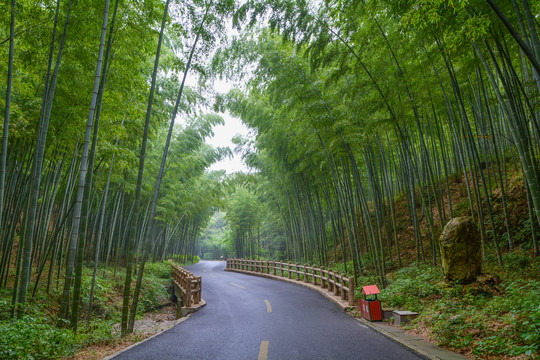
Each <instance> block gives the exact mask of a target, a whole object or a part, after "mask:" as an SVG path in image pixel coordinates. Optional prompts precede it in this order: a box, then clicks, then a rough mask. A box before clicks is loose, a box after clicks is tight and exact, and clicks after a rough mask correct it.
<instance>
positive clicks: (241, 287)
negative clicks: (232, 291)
mask: <svg viewBox="0 0 540 360" xmlns="http://www.w3.org/2000/svg"><path fill="white" fill-rule="evenodd" d="M231 285H234V286H237V287H239V288H240V289H245V287H243V286H240V285H238V284H235V283H231Z"/></svg>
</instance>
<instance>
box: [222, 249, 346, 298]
mask: <svg viewBox="0 0 540 360" xmlns="http://www.w3.org/2000/svg"><path fill="white" fill-rule="evenodd" d="M227 269H230V270H239V271H247V272H256V273H262V274H269V275H274V276H280V277H284V278H288V279H291V280H292V279H294V280H296V281H303V282H305V283H311V284H313V285H315V286H320V287H321V288H322V289H327V290H328V291H329V292H331V293H333V295H335V296H339V297H341V299H342V300H347V301H348V304H349V306H356V303H355V301H354V289H355V287H354V277H352V276H350V277H347V276H346V275H345V274H341V275H340V274H338V273H336V272H333V271H330V270H326V269H325V268H324V267H320V268H318V267H315V266H308V265H307V264H304V265H300V264H298V263H296V264H292V263H290V262H288V263H284V262H277V261H267V260H249V259H227Z"/></svg>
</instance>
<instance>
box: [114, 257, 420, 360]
mask: <svg viewBox="0 0 540 360" xmlns="http://www.w3.org/2000/svg"><path fill="white" fill-rule="evenodd" d="M187 268H188V269H189V271H191V272H192V273H194V274H196V275H200V276H202V286H203V292H202V297H203V299H205V300H206V302H207V305H206V306H205V307H203V308H202V309H201V310H199V311H198V312H197V313H195V314H193V315H192V316H191V317H190V318H189V319H188V320H186V321H184V322H182V323H180V324H179V325H177V326H175V327H173V328H172V329H170V330H167V331H165V332H164V333H162V334H160V335H158V336H156V337H154V338H152V339H150V340H148V341H146V342H145V343H143V344H141V345H139V346H136V347H134V348H132V349H130V350H128V351H126V352H124V353H122V354H120V355H118V356H117V357H115V358H114V359H118V360H120V359H130V360H132V359H149V360H150V359H152V360H153V359H156V360H157V359H168V360H169V359H186V360H187V359H189V360H198V359H204V360H218V359H219V360H244V359H245V360H251V359H258V360H266V359H269V360H271V359H291V360H303V359H305V360H319V359H321V360H322V359H332V360H336V359H347V360H353V359H366V360H367V359H370V360H376V359H393V360H394V359H396V360H408V359H421V357H420V356H418V355H416V354H415V353H413V352H411V351H409V350H408V349H406V348H403V347H402V346H400V345H399V344H397V343H395V342H393V341H392V340H389V339H387V338H386V337H384V336H382V335H380V334H379V333H377V332H375V331H373V330H371V329H370V328H368V327H367V326H365V325H363V324H362V323H360V322H359V321H357V320H354V319H353V318H351V317H349V316H348V315H346V314H345V313H344V312H343V311H342V310H341V309H339V308H338V307H337V306H336V305H334V304H333V303H332V302H330V301H329V300H328V299H326V298H325V297H323V296H322V295H321V294H319V293H317V292H315V291H313V290H310V289H307V288H304V287H302V286H298V285H293V284H289V283H286V282H282V281H276V280H271V279H265V278H261V277H256V276H249V275H244V274H239V273H234V272H225V271H223V269H224V268H225V262H224V261H201V262H200V263H198V264H195V265H192V266H189V267H187Z"/></svg>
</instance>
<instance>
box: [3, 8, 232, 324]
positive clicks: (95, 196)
mask: <svg viewBox="0 0 540 360" xmlns="http://www.w3.org/2000/svg"><path fill="white" fill-rule="evenodd" d="M231 7H232V3H230V2H226V1H222V2H213V3H206V2H202V1H193V2H177V1H169V0H167V1H166V2H161V1H157V0H156V1H137V0H135V1H124V0H113V1H109V0H96V1H90V2H86V1H85V2H82V1H74V0H66V1H62V0H56V1H31V0H30V1H28V0H24V1H22V0H21V1H19V0H17V1H10V2H9V3H8V2H4V3H3V4H2V5H1V6H0V9H1V11H0V13H1V14H2V15H1V16H0V19H1V20H0V21H1V22H2V30H1V33H0V34H1V37H2V40H3V39H7V40H5V41H2V43H1V45H0V51H1V53H2V57H3V58H5V59H9V61H6V62H4V63H3V64H2V66H1V67H0V72H1V74H2V77H3V78H4V79H7V82H5V83H4V82H2V87H1V92H2V94H3V95H5V96H3V100H2V108H3V109H4V108H5V116H4V121H3V129H2V131H3V140H2V151H1V155H2V156H1V159H2V161H1V169H0V170H1V171H0V200H1V201H0V289H11V290H12V294H13V296H12V316H13V317H17V316H21V314H24V311H25V304H26V303H27V302H29V301H32V300H33V299H34V297H35V296H36V293H37V292H38V290H40V289H41V290H43V289H44V288H46V290H45V291H44V292H46V294H49V296H53V294H59V295H58V297H59V299H60V304H59V305H60V306H59V309H60V310H59V313H58V325H59V326H69V327H71V328H72V329H74V330H75V331H77V327H78V324H79V319H80V318H81V316H82V315H81V314H85V316H86V318H87V319H89V318H90V317H91V316H92V295H90V299H89V302H84V303H83V301H82V299H81V273H82V268H83V266H91V267H93V274H94V275H93V281H92V285H91V286H92V292H91V294H93V293H94V292H93V290H94V286H95V282H96V272H97V269H98V267H100V266H109V267H114V268H115V269H118V271H120V269H122V272H124V271H125V274H126V275H125V276H126V278H125V286H124V307H123V311H122V333H123V334H126V333H130V332H132V331H133V322H134V320H135V316H136V311H137V301H138V295H139V292H140V286H141V279H142V277H143V271H144V264H145V262H146V261H147V260H161V259H169V258H171V257H178V256H182V258H183V259H184V260H187V259H188V258H192V257H193V256H195V255H196V254H197V251H196V239H197V237H198V234H199V232H200V230H201V228H204V227H205V224H206V222H207V221H208V219H209V217H210V216H211V214H212V207H213V206H215V203H216V202H218V201H219V198H220V195H219V194H220V185H219V180H220V178H221V177H222V176H223V174H222V173H220V174H209V173H206V172H205V170H206V169H207V168H208V167H209V166H210V165H211V164H212V163H214V162H215V161H218V160H219V159H221V158H223V157H224V156H227V155H228V149H222V148H217V149H215V148H212V147H211V146H210V145H207V144H205V139H206V138H208V137H209V136H211V135H212V129H213V127H214V126H215V125H217V124H220V123H222V121H223V120H222V119H221V117H219V116H217V115H215V114H205V113H204V112H203V110H202V109H203V108H202V107H201V104H202V103H204V102H205V101H206V100H205V96H206V95H205V94H206V92H207V90H205V88H204V86H201V87H199V88H197V87H193V86H191V87H188V86H185V82H186V77H187V74H188V73H190V72H192V73H193V74H196V75H197V76H200V77H202V78H204V77H205V76H207V75H206V74H205V70H204V61H205V59H206V58H207V57H208V55H209V54H210V52H211V51H212V48H213V46H215V42H216V39H219V37H220V36H221V35H222V33H223V24H222V21H221V19H222V18H223V17H224V16H227V14H228V13H229V12H230V11H231ZM175 99H176V100H175ZM88 104H90V105H88ZM180 118H181V119H182V120H181V121H180V123H178V122H179V119H180ZM137 170H138V171H137ZM115 271H116V270H115ZM135 278H137V281H136V282H135V283H134V284H133V285H132V282H133V280H134V279H135ZM54 296H56V295H54Z"/></svg>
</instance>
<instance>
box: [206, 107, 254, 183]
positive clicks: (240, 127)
mask: <svg viewBox="0 0 540 360" xmlns="http://www.w3.org/2000/svg"><path fill="white" fill-rule="evenodd" d="M220 115H221V116H222V117H223V120H225V125H218V126H216V127H214V137H212V138H209V139H207V140H206V142H207V143H208V144H210V145H212V146H213V147H218V146H221V147H226V146H228V147H229V148H230V149H231V151H233V156H232V158H225V159H223V160H221V161H219V162H217V163H214V164H212V166H210V168H209V169H208V170H209V171H212V170H225V171H227V174H230V173H233V172H238V171H241V172H246V173H247V172H249V170H248V168H247V166H246V165H245V164H244V163H243V162H242V159H241V158H240V155H237V154H235V153H234V144H233V143H232V141H231V140H232V138H233V137H234V136H236V135H237V134H240V135H242V136H246V135H247V134H248V128H247V127H246V126H245V125H244V124H243V123H242V121H241V120H240V119H238V118H235V117H232V116H231V115H230V114H229V113H226V114H220Z"/></svg>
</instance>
